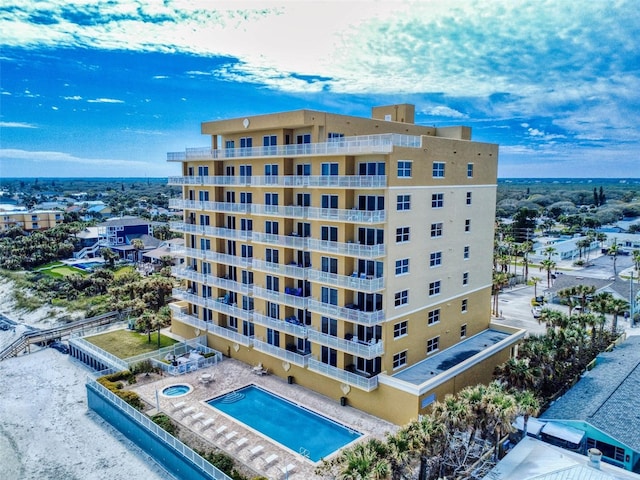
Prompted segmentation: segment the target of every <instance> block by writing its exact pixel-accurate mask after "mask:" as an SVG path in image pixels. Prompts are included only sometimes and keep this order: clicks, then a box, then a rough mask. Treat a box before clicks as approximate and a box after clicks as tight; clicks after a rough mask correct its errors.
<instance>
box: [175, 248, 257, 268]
mask: <svg viewBox="0 0 640 480" xmlns="http://www.w3.org/2000/svg"><path fill="white" fill-rule="evenodd" d="M171 253H173V254H177V255H182V256H186V257H189V258H197V259H199V260H207V261H210V262H216V263H223V264H225V265H233V266H235V267H242V268H247V267H250V266H251V261H252V259H251V258H245V257H238V256H236V255H227V254H226V253H218V252H214V251H213V250H198V249H197V248H189V247H183V246H178V245H175V246H172V247H171Z"/></svg>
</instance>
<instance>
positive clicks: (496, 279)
mask: <svg viewBox="0 0 640 480" xmlns="http://www.w3.org/2000/svg"><path fill="white" fill-rule="evenodd" d="M508 283H509V276H508V275H507V274H506V273H503V272H493V314H494V315H495V316H496V317H497V316H498V313H499V311H498V309H499V306H498V295H499V294H500V291H501V290H502V288H503V287H504V286H506V285H507V284H508Z"/></svg>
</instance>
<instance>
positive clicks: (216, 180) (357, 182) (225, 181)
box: [168, 175, 387, 189]
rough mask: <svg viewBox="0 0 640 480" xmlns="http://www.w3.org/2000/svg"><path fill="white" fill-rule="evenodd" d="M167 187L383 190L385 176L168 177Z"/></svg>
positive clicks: (385, 184) (385, 182) (385, 183)
mask: <svg viewBox="0 0 640 480" xmlns="http://www.w3.org/2000/svg"><path fill="white" fill-rule="evenodd" d="M168 184H169V185H183V186H186V185H202V186H207V185H211V186H244V185H247V186H252V187H265V186H275V187H320V188H357V189H364V188H385V187H386V186H387V177H386V175H304V176H303V175H282V176H278V175H276V176H251V177H237V176H226V175H219V176H184V177H169V181H168Z"/></svg>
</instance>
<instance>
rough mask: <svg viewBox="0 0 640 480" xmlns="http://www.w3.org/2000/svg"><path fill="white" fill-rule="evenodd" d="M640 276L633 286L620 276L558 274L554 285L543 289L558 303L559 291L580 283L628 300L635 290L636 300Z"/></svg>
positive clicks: (639, 294)
mask: <svg viewBox="0 0 640 480" xmlns="http://www.w3.org/2000/svg"><path fill="white" fill-rule="evenodd" d="M638 282H639V279H638V278H635V282H634V283H633V288H632V286H631V283H630V282H629V280H622V279H620V278H616V279H615V280H614V279H603V278H592V277H578V276H574V275H557V276H556V279H555V280H554V282H553V286H552V287H550V288H546V289H544V290H543V292H544V294H545V296H546V298H547V300H548V301H550V302H554V303H557V302H559V301H560V297H559V296H558V292H559V291H560V290H564V289H565V288H570V287H576V286H578V285H584V286H587V287H595V289H596V292H595V293H602V292H609V293H611V294H612V295H613V297H614V298H620V299H622V300H625V301H627V302H630V300H631V292H632V291H633V294H634V297H635V298H636V302H638V300H639V299H640V283H638Z"/></svg>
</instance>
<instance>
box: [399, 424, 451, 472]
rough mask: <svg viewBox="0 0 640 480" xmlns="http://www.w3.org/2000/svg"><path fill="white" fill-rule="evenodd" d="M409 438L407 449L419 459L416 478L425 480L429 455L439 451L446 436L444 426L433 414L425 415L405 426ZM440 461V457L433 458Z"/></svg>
mask: <svg viewBox="0 0 640 480" xmlns="http://www.w3.org/2000/svg"><path fill="white" fill-rule="evenodd" d="M405 429H406V434H407V438H408V439H409V449H410V450H411V452H413V454H414V455H416V456H418V458H419V459H420V472H419V474H418V480H427V478H428V476H427V467H428V460H429V457H431V456H434V454H437V453H439V452H441V449H442V445H443V444H444V440H445V438H446V431H445V427H444V425H443V424H442V423H440V422H438V421H436V420H435V419H434V418H433V416H431V415H425V416H423V417H422V418H421V419H420V420H418V421H415V422H411V423H410V424H409V425H407V426H406V427H405ZM434 460H436V461H437V462H438V463H440V461H441V458H440V459H438V458H435V459H434Z"/></svg>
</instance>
